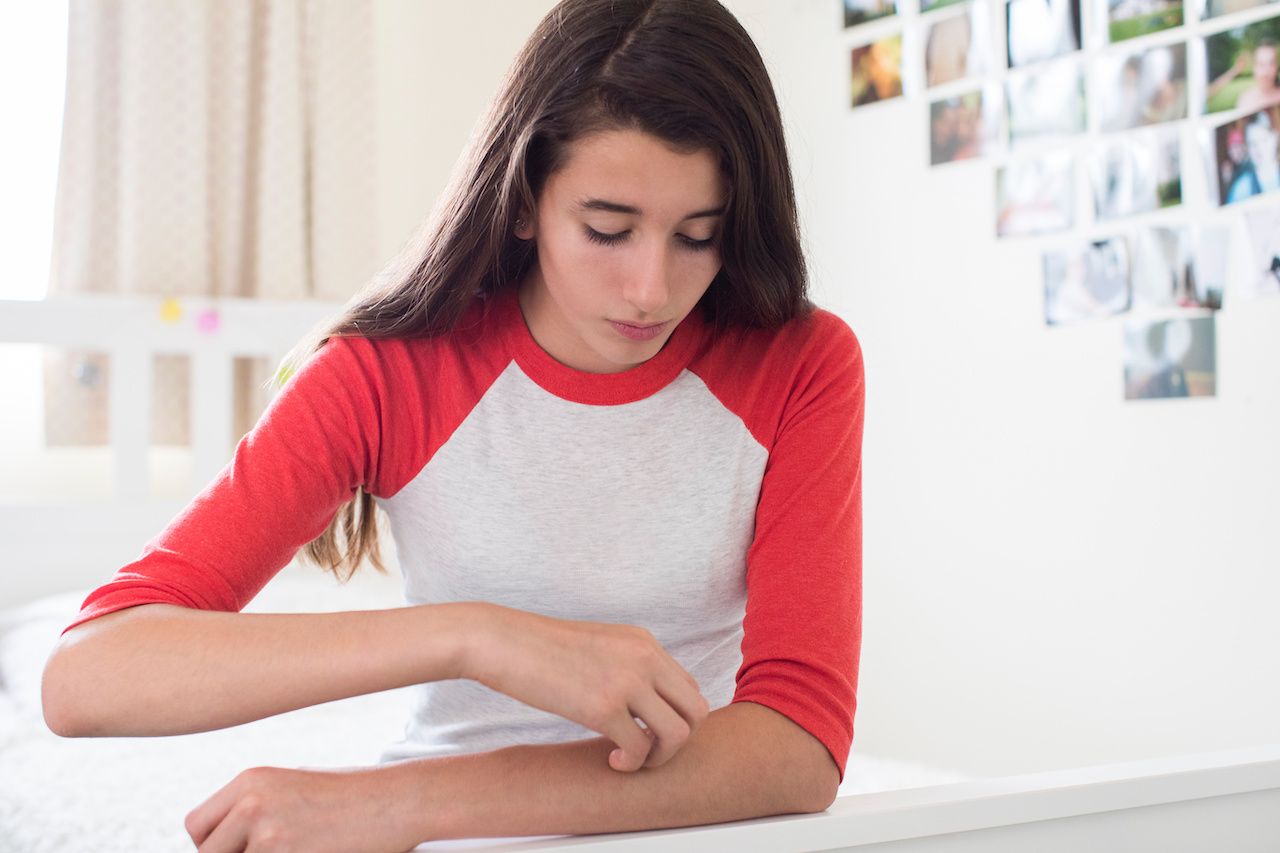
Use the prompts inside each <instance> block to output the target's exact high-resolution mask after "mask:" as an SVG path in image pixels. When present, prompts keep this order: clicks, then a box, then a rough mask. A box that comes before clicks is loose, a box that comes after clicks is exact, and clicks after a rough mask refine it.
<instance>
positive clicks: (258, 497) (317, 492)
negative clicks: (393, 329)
mask: <svg viewBox="0 0 1280 853" xmlns="http://www.w3.org/2000/svg"><path fill="white" fill-rule="evenodd" d="M373 358H374V354H373V349H372V345H371V342H370V341H369V340H367V339H365V338H330V339H329V341H328V342H327V343H326V344H325V345H324V346H323V347H322V348H321V349H320V350H319V351H317V352H316V353H314V354H313V355H312V356H311V357H310V358H309V359H308V360H307V361H306V362H305V363H304V364H303V365H302V367H301V368H300V369H299V371H298V372H297V373H296V374H295V375H294V376H292V377H290V379H289V381H288V382H287V383H286V384H285V386H284V387H283V388H282V389H280V391H279V393H277V394H276V396H275V397H274V398H273V399H272V401H271V403H270V404H269V405H268V406H267V408H266V411H265V412H263V414H262V417H261V418H259V419H258V422H257V424H256V425H255V426H254V428H253V429H252V430H251V431H250V432H249V433H248V434H247V435H245V436H244V437H243V438H242V439H241V440H240V442H239V443H238V444H237V445H236V449H235V454H234V456H233V458H232V460H231V461H230V462H229V463H228V464H227V466H226V467H225V468H223V469H222V471H221V472H220V473H219V474H218V475H217V477H215V478H214V480H213V482H211V483H210V484H209V485H208V486H206V487H205V488H204V490H203V491H202V492H200V494H198V495H197V496H196V497H195V498H194V499H193V500H192V501H191V503H190V504H189V505H188V506H187V507H186V508H185V509H183V511H182V512H181V513H179V514H178V515H177V516H176V517H175V518H174V519H173V520H172V521H170V522H169V524H168V526H166V527H165V529H164V530H163V531H162V532H161V533H160V534H159V535H158V536H156V537H155V538H154V539H152V540H151V541H150V542H148V543H147V544H146V545H145V546H144V547H143V549H142V554H141V555H140V556H139V557H138V559H137V560H135V561H133V562H132V563H129V564H128V565H125V566H124V567H122V568H121V569H119V570H118V571H117V572H116V573H115V575H114V577H112V579H111V580H110V581H109V582H108V583H106V584H104V585H103V586H101V587H98V588H97V589H95V590H94V591H93V592H91V593H90V594H89V597H88V598H86V599H85V600H84V603H83V604H82V605H81V610H80V613H79V614H78V615H77V617H76V619H75V621H74V622H72V623H71V624H70V625H68V626H67V627H66V628H64V629H63V633H64V634H65V633H66V631H67V630H69V629H70V628H72V627H74V626H75V625H79V624H80V623H82V622H87V621H88V620H90V619H94V618H96V617H98V616H103V615H105V614H107V613H111V612H113V611H116V610H121V609H123V608H126V607H133V606H134V605H138V604H147V603H169V604H177V605H180V606H183V607H193V608H198V609H202V610H224V611H238V610H241V609H242V608H243V607H244V606H245V605H246V604H248V603H249V601H250V600H252V599H253V597H254V596H255V595H257V594H258V591H259V590H261V589H262V587H264V586H265V585H266V584H267V581H269V580H270V579H271V578H272V577H273V576H274V575H275V574H276V573H277V572H278V571H280V569H282V568H283V567H284V566H285V565H287V564H288V562H289V561H290V560H291V559H293V556H294V554H296V553H297V552H298V549H300V548H301V547H302V546H303V545H305V544H307V543H308V542H310V541H311V540H313V539H315V538H316V537H317V536H319V535H320V534H321V533H323V532H324V530H325V528H326V527H328V525H329V522H330V520H332V518H333V516H334V514H335V513H336V512H337V509H338V507H339V506H341V505H342V504H343V503H345V502H346V501H347V500H349V499H350V498H351V497H353V496H354V495H355V493H356V489H357V488H358V487H360V486H362V485H364V486H365V487H366V490H370V487H369V486H368V484H370V483H374V482H375V481H376V473H377V472H376V471H375V470H374V469H375V466H376V462H377V459H378V448H379V444H380V434H381V430H380V429H379V426H378V425H379V423H380V417H379V408H380V407H379V404H378V399H379V394H378V393H377V388H378V387H380V385H379V384H378V382H376V381H375V378H374V377H375V376H376V372H375V371H373V370H371V369H370V368H369V366H368V365H370V364H372V361H373Z"/></svg>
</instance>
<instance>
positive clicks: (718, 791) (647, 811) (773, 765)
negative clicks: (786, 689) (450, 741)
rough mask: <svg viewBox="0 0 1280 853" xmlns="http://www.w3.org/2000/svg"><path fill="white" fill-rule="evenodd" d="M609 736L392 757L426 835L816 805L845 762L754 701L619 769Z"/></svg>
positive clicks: (676, 820)
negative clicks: (659, 756)
mask: <svg viewBox="0 0 1280 853" xmlns="http://www.w3.org/2000/svg"><path fill="white" fill-rule="evenodd" d="M614 747H615V745H614V744H613V742H612V741H610V740H608V739H606V738H603V737H601V738H592V739H589V740H579V741H573V742H570V743H558V744H540V745H526V746H514V747H507V748H504V749H498V750H493V751H491V752H484V753H475V754H470V755H458V756H449V757H446V758H430V759H415V760H410V761H403V762H398V763H395V764H389V765H385V766H384V767H382V768H380V772H385V773H387V774H389V775H390V776H391V777H394V778H393V779H391V780H390V784H389V785H388V786H387V788H386V789H384V790H393V791H395V792H396V793H395V798H396V800H397V802H396V803H395V804H394V808H393V809H392V810H391V811H392V813H393V814H396V815H399V816H400V817H401V819H403V820H406V821H409V822H410V823H411V824H412V826H411V827H410V829H409V834H411V835H412V836H413V837H420V838H422V839H423V840H436V839H448V838H500V837H510V836H529V835H584V834H593V833H602V832H629V831H636V830H647V829H662V828H671V827H681V826H695V825H701V824H710V823H723V822H726V821H733V820H746V819H750V818H757V817H765V816H769V815H778V814H796V813H806V812H817V811H822V810H823V809H825V808H827V807H828V806H829V805H830V804H831V802H832V801H833V800H834V799H835V793H836V787H837V785H838V781H839V772H838V770H837V769H836V765H835V762H833V761H832V759H831V755H830V753H828V752H827V749H826V747H824V746H823V745H822V743H821V742H819V741H818V740H817V739H816V738H814V737H813V736H812V735H810V734H809V733H808V732H807V731H805V730H804V729H802V728H801V727H800V726H799V725H797V724H796V723H794V722H792V721H791V720H790V719H788V718H787V717H785V716H783V715H782V714H780V713H778V712H776V711H774V710H773V709H771V708H767V707H765V706H763V705H758V704H755V703H752V702H738V703H734V704H731V705H729V706H727V707H724V708H720V709H718V710H716V711H713V712H712V713H711V715H710V716H709V717H708V718H707V720H706V722H705V723H703V725H702V726H701V727H700V728H699V729H698V730H697V731H696V732H694V734H693V735H692V736H691V737H690V738H689V740H688V742H687V743H686V744H685V745H684V747H683V749H681V750H680V751H679V752H678V753H677V754H676V755H675V757H674V758H672V759H671V760H670V761H668V762H667V763H666V764H663V765H661V766H658V767H642V768H641V769H640V770H637V771H634V772H630V773H627V772H620V771H617V770H614V769H612V768H611V767H610V766H609V763H608V758H609V753H610V751H612V750H613V749H614Z"/></svg>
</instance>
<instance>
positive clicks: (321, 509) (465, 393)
mask: <svg viewBox="0 0 1280 853" xmlns="http://www.w3.org/2000/svg"><path fill="white" fill-rule="evenodd" d="M862 427H863V367H862V354H861V349H860V346H859V344H858V341H857V339H856V337H855V336H854V334H853V332H852V331H851V330H850V328H849V327H848V326H847V325H846V324H845V323H844V321H843V320H841V319H840V318H838V317H837V316H836V315H834V314H832V313H830V312H827V311H825V310H822V309H817V310H815V311H814V312H812V313H810V314H808V315H805V316H803V317H799V318H796V319H794V320H792V321H791V322H789V323H787V324H786V325H785V326H783V327H782V328H781V329H779V330H760V329H732V330H729V331H725V332H720V333H718V334H713V332H712V329H711V327H710V325H709V324H707V323H706V322H705V320H704V319H703V318H702V317H701V315H700V313H699V309H696V308H695V309H694V310H693V311H692V312H690V314H689V315H688V316H686V318H685V319H684V320H683V321H682V322H681V323H680V324H679V325H678V326H677V327H676V329H675V330H674V331H673V332H672V334H671V337H670V338H669V339H668V341H667V342H666V344H665V345H664V346H663V347H662V349H661V350H659V352H658V353H657V354H655V355H654V356H653V357H652V358H650V359H649V360H648V361H645V362H643V363H642V364H640V365H637V366H636V367H633V368H630V369H628V370H625V371H622V372H620V373H613V374H593V373H586V372H583V371H579V370H576V369H573V368H571V367H568V366H566V365H563V364H561V363H560V362H558V361H556V360H555V359H554V358H552V357H551V356H550V355H549V354H548V353H546V352H545V351H544V350H543V349H542V348H541V347H540V346H539V345H538V343H537V342H536V341H535V340H534V339H533V336H532V334H531V333H530V331H529V328H528V326H527V324H526V323H525V320H524V316H523V314H522V312H521V308H520V305H519V302H518V299H517V298H516V290H515V288H514V287H511V288H508V289H506V290H503V291H500V292H498V293H497V294H494V295H492V296H488V297H477V299H476V300H475V302H474V303H473V304H472V306H471V307H470V308H469V309H468V312H467V313H466V315H465V316H464V318H463V320H462V322H461V323H460V324H459V325H458V326H457V327H456V328H455V329H454V330H452V331H451V332H449V333H446V334H443V335H437V336H432V337H417V338H396V339H370V338H364V337H335V338H331V339H330V340H329V341H328V342H327V343H326V344H325V345H324V346H323V347H321V348H320V349H319V350H318V351H317V352H316V353H314V354H313V355H312V356H311V357H310V358H309V359H308V360H307V361H306V362H305V363H304V364H303V365H302V367H301V368H300V369H299V370H298V372H297V373H296V374H295V375H294V376H292V377H291V378H290V379H289V381H288V382H287V383H286V384H285V385H284V387H283V388H282V389H281V390H280V391H279V393H278V394H276V396H275V397H274V398H273V399H272V401H271V403H270V404H269V405H268V406H267V408H266V410H265V411H264V413H263V415H262V417H261V418H260V419H259V420H258V423H257V424H256V425H255V426H254V428H253V429H252V430H251V431H250V432H249V433H248V434H247V435H245V436H244V437H243V438H242V439H241V440H240V442H239V443H238V444H237V446H236V448H235V452H234V455H233V457H232V459H231V460H230V462H228V464H227V465H226V466H225V467H224V468H223V470H222V471H221V472H220V473H219V474H218V475H217V476H216V477H215V478H214V480H213V481H212V482H211V483H210V484H209V485H208V486H207V487H205V488H204V489H203V490H202V491H201V492H200V493H199V494H198V495H197V496H196V497H195V498H194V500H192V502H191V503H190V504H189V505H188V506H187V507H186V508H185V509H184V510H183V511H182V512H181V513H179V514H178V515H177V516H176V517H175V518H174V519H173V520H172V521H170V523H169V524H168V525H167V526H166V527H165V528H164V530H163V531H161V533H160V534H159V535H158V536H156V537H155V538H153V539H152V540H151V541H149V542H148V543H146V545H145V546H144V547H143V549H142V553H141V555H140V556H139V557H138V558H137V559H136V560H135V561H133V562H131V563H129V564H127V565H125V566H124V567H122V568H120V569H119V570H118V571H117V572H116V573H115V575H114V577H113V578H112V579H111V580H110V581H109V582H108V583H106V584H105V585H103V586H101V587H99V588H97V589H95V590H94V591H93V592H91V593H90V594H89V596H88V597H87V598H86V599H85V601H84V603H83V605H82V609H81V611H80V613H79V615H78V616H77V617H76V619H75V621H73V622H72V623H71V624H70V625H68V626H67V629H64V633H65V630H69V629H70V628H71V627H73V626H75V625H79V624H81V623H83V622H86V621H88V620H90V619H94V618H96V617H98V616H102V615H104V614H107V613H111V612H113V611H116V610H120V609H122V608H126V607H132V606H135V605H139V604H144V603H153V602H163V603H170V604H177V605H180V606H184V607H192V608H200V609H205V610H221V611H239V610H241V609H243V608H244V607H245V605H247V604H248V603H249V602H250V600H251V599H253V597H254V596H255V595H256V594H257V593H258V592H259V591H260V590H261V589H262V588H263V587H264V586H265V585H266V584H267V582H268V581H269V580H270V579H271V578H272V577H273V576H274V575H275V574H276V573H277V572H278V571H279V570H280V569H282V568H283V567H284V566H285V565H287V564H288V563H289V561H290V560H291V559H292V558H293V557H294V555H295V554H296V553H297V551H298V550H299V549H300V548H301V547H302V546H304V545H305V544H307V543H308V542H310V541H312V540H313V539H315V538H316V537H317V536H319V535H320V534H322V533H323V532H324V531H325V529H326V528H327V527H328V525H329V522H330V521H331V519H332V518H333V517H334V515H335V513H336V512H337V510H338V509H339V508H340V507H341V505H342V504H343V503H345V502H347V501H348V500H350V499H351V498H352V497H354V496H355V495H356V494H357V491H358V490H359V489H361V488H363V489H364V490H365V491H366V492H368V493H369V494H371V495H372V496H373V497H374V500H375V501H376V503H377V505H378V506H380V507H381V508H382V509H383V510H385V511H386V513H387V515H388V517H389V520H390V530H391V534H392V536H393V538H394V540H395V546H396V552H397V556H398V560H399V564H400V570H401V574H402V576H403V581H404V591H405V600H406V602H407V603H408V604H411V605H413V604H436V603H443V602H452V601H489V602H493V603H496V604H501V605H505V606H508V607H513V608H518V609H521V610H526V611H531V612H536V613H540V614H543V615H546V616H551V617H555V618H560V619H575V620H590V621H597V622H612V623H621V624H631V625H639V626H643V627H645V628H647V629H648V630H649V631H650V632H652V634H653V635H654V636H655V638H656V639H657V640H658V641H659V642H660V643H661V644H662V646H663V647H664V648H665V649H666V650H667V652H668V653H669V654H670V655H671V656H672V657H673V658H674V659H675V660H676V661H677V662H678V663H679V664H680V665H681V666H682V667H684V668H685V669H686V670H687V671H688V672H689V673H690V675H692V676H693V677H694V678H695V679H696V680H697V682H698V685H699V688H700V690H701V692H702V695H703V696H704V697H705V698H706V699H707V701H708V703H709V705H710V707H711V708H713V709H715V708H720V707H723V706H725V705H727V704H729V703H730V702H755V703H758V704H761V705H765V706H767V707H769V708H772V709H773V710H775V711H777V712H779V713H781V714H783V715H785V716H786V717H788V718H789V719H791V720H792V721H794V722H795V723H797V724H798V725H800V726H801V727H802V728H804V729H805V730H806V731H808V732H809V733H810V734H812V735H813V736H814V737H815V738H817V739H818V740H819V741H820V742H821V743H822V744H823V745H824V746H826V748H827V749H828V750H829V751H830V753H831V757H832V759H833V760H834V761H835V764H836V766H837V767H838V768H839V771H840V778H841V780H843V778H844V773H845V764H846V760H847V757H848V754H849V749H850V745H851V743H852V740H853V719H854V712H855V709H856V696H857V676H858V662H859V652H860V644H861V549H862V530H861V470H862V469H861V444H862ZM410 690H411V692H412V695H413V698H412V703H411V710H410V717H409V720H408V722H407V723H406V725H405V728H404V732H403V735H402V737H401V738H400V739H399V740H397V741H396V742H395V743H392V744H389V745H388V746H387V747H386V748H385V749H384V750H383V752H382V754H381V756H380V758H379V761H380V762H388V761H395V760H400V759H405V758H413V757H430V756H443V755H450V754H458V753H470V752H479V751H487V750H491V749H497V748H500V747H504V746H513V745H516V744H532V743H555V742H563V741H568V740H577V739H582V738H589V737H594V736H597V733H596V732H593V731H591V730H590V729H587V728H585V727H583V726H581V725H578V724H577V723H574V722H571V721H569V720H566V719H564V718H562V717H559V716H556V715H554V714H551V713H549V712H545V711H542V710H540V709H536V708H532V707H530V706H527V705H524V704H523V703H520V702H518V701H516V700H515V699H512V698H510V697H508V696H506V695H504V694H501V693H498V692H497V691H494V690H491V689H489V688H487V687H485V686H484V685H481V684H479V683H478V682H475V681H472V680H468V679H453V680H448V681H438V682H431V683H426V684H418V685H414V686H412V687H411V688H410Z"/></svg>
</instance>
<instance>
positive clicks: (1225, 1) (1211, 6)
mask: <svg viewBox="0 0 1280 853" xmlns="http://www.w3.org/2000/svg"><path fill="white" fill-rule="evenodd" d="M1274 2H1276V0H1205V3H1204V12H1203V14H1202V15H1201V16H1200V18H1201V20H1208V19H1209V18H1216V17H1218V16H1219V15H1234V14H1235V13H1236V12H1243V11H1245V10H1246V9H1256V8H1258V7H1259V6H1266V5H1267V4H1268V3H1274Z"/></svg>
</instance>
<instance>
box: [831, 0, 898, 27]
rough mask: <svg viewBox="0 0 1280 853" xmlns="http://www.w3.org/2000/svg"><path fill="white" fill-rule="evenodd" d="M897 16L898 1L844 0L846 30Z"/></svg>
mask: <svg viewBox="0 0 1280 853" xmlns="http://www.w3.org/2000/svg"><path fill="white" fill-rule="evenodd" d="M896 14H898V3H897V0H844V26H845V29H848V28H849V27H856V26H858V25H859V24H865V23H867V21H875V20H879V19H880V18H887V17H889V16H890V15H896Z"/></svg>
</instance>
